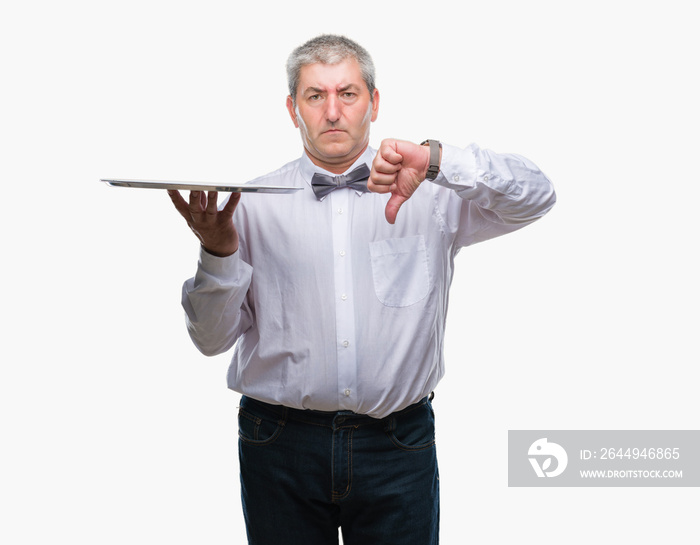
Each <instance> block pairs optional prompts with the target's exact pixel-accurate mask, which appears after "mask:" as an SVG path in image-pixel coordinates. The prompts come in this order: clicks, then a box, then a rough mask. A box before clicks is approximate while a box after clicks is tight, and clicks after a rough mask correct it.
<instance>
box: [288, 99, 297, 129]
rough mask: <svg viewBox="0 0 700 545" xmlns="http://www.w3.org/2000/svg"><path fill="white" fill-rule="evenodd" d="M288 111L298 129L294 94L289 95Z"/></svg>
mask: <svg viewBox="0 0 700 545" xmlns="http://www.w3.org/2000/svg"><path fill="white" fill-rule="evenodd" d="M287 111H288V112H289V117H291V118H292V123H294V126H295V127H296V128H297V129H298V128H299V122H298V121H297V113H296V112H295V111H294V101H293V100H292V95H288V96H287Z"/></svg>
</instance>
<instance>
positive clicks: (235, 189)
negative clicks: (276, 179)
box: [100, 178, 304, 193]
mask: <svg viewBox="0 0 700 545" xmlns="http://www.w3.org/2000/svg"><path fill="white" fill-rule="evenodd" d="M100 181H101V182H104V183H106V184H108V185H110V186H113V187H138V188H145V189H176V190H178V191H221V192H228V193H294V192H295V191H299V190H300V189H304V188H303V187H286V186H281V185H257V184H212V183H207V182H175V181H166V180H113V179H105V178H103V179H101V180H100Z"/></svg>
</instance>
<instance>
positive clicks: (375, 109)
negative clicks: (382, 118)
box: [372, 89, 379, 121]
mask: <svg viewBox="0 0 700 545" xmlns="http://www.w3.org/2000/svg"><path fill="white" fill-rule="evenodd" d="M377 115H379V91H377V90H376V89H375V90H374V93H372V121H376V120H377Z"/></svg>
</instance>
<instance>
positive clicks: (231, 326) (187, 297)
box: [182, 249, 252, 356]
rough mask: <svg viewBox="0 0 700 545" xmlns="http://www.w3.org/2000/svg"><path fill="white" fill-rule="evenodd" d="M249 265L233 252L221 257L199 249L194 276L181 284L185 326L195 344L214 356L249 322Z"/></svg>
mask: <svg viewBox="0 0 700 545" xmlns="http://www.w3.org/2000/svg"><path fill="white" fill-rule="evenodd" d="M251 277H252V267H250V265H248V264H247V263H245V262H244V261H243V260H242V259H240V256H239V255H238V254H237V253H236V254H234V255H232V256H229V257H225V258H220V257H215V256H213V255H210V254H208V253H207V252H206V250H204V249H202V250H201V253H200V259H199V263H198V266H197V272H196V274H195V276H194V278H191V279H189V280H187V281H186V282H185V284H184V286H183V288H182V306H183V308H184V309H185V314H186V321H187V330H188V332H189V334H190V337H191V338H192V342H193V343H194V344H195V346H196V347H197V348H198V349H199V350H200V351H201V352H202V353H203V354H205V355H207V356H214V355H216V354H221V353H223V352H225V351H227V350H228V349H230V348H231V347H232V346H233V345H234V344H235V342H236V340H237V339H238V337H239V336H240V335H241V334H242V333H243V332H244V331H245V330H246V329H248V327H250V325H251V324H252V312H251V310H250V309H249V308H248V305H247V304H246V296H247V293H248V287H249V286H250V281H251Z"/></svg>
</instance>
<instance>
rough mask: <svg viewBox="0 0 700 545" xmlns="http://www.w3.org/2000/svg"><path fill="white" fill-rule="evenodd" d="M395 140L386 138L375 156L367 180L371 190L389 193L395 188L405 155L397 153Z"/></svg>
mask: <svg viewBox="0 0 700 545" xmlns="http://www.w3.org/2000/svg"><path fill="white" fill-rule="evenodd" d="M394 146H395V142H394V141H391V140H385V141H384V142H382V145H381V146H380V148H379V151H378V152H377V155H376V156H375V157H374V161H373V162H372V171H371V173H370V176H369V180H368V181H367V187H368V188H369V190H370V191H375V192H377V193H389V192H391V191H393V190H394V189H395V185H394V184H395V183H396V178H397V175H398V172H399V171H400V170H401V166H402V165H401V163H402V161H403V157H402V156H401V154H399V153H397V151H396V149H395V147H394Z"/></svg>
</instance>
